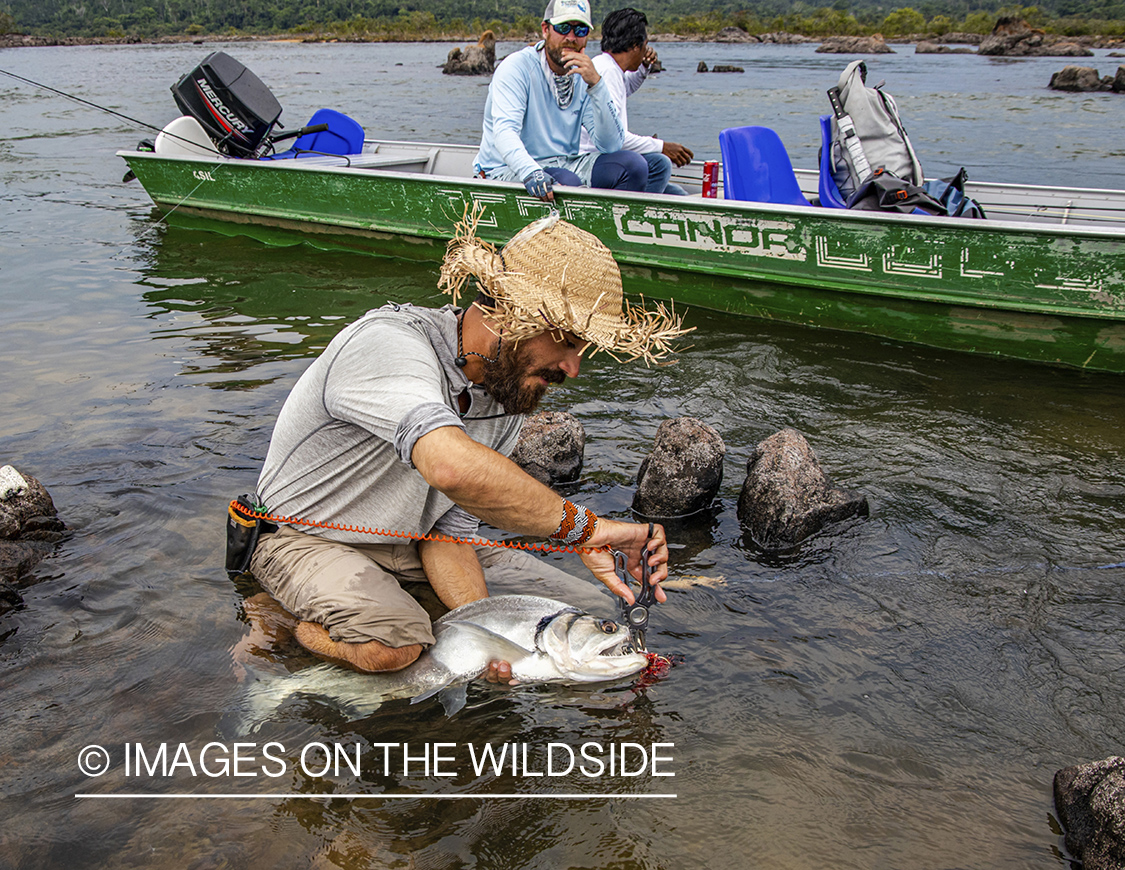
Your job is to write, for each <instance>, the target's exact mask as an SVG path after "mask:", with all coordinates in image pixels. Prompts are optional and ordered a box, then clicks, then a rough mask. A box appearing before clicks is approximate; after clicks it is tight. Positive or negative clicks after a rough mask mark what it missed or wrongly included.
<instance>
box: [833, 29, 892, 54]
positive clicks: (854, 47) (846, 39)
mask: <svg viewBox="0 0 1125 870" xmlns="http://www.w3.org/2000/svg"><path fill="white" fill-rule="evenodd" d="M817 52H818V53H820V54H894V53H895V50H894V49H893V48H891V47H890V46H889V45H887V42H886V40H885V39H883V34H881V33H876V34H875V35H874V36H829V37H828V38H827V39H825V40H824V42H822V43H821V44H820V46H819V47H818V48H817Z"/></svg>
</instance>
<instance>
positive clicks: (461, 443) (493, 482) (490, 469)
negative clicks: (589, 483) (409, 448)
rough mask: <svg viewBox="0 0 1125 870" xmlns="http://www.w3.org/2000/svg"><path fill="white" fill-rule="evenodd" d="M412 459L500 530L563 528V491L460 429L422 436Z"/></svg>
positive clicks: (463, 504) (429, 477) (543, 533)
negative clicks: (552, 486)
mask: <svg viewBox="0 0 1125 870" xmlns="http://www.w3.org/2000/svg"><path fill="white" fill-rule="evenodd" d="M412 458H413V461H414V467H415V468H417V469H418V471H419V473H421V475H422V477H424V478H425V479H426V482H427V483H429V484H430V486H432V487H434V489H437V490H439V491H440V492H442V493H444V494H445V495H446V496H448V497H449V498H450V499H452V500H453V501H454V502H456V503H457V504H459V505H460V506H461V507H463V508H464V509H465V510H467V511H468V512H469V513H471V514H472V515H473V516H475V517H479V518H480V519H482V520H484V521H485V522H487V523H489V524H490V525H493V526H495V527H496V528H498V529H504V530H505V531H509V532H518V533H520V534H525V535H537V536H539V537H546V536H548V535H550V534H551V533H552V532H554V531H555V530H556V529H557V528H558V527H559V522H560V521H561V520H562V505H563V499H562V497H561V496H560V495H558V494H557V493H555V492H553V491H552V490H551V489H550V488H549V487H547V486H544V485H543V484H541V483H540V482H539V481H537V480H536V479H535V478H534V477H532V476H531V475H530V474H528V473H527V472H525V471H524V470H523V469H522V468H520V467H519V466H518V465H516V464H515V463H514V462H512V460H510V459H508V458H507V457H506V456H503V455H501V454H499V453H497V452H496V451H495V450H491V449H489V448H488V447H485V446H484V445H482V444H478V443H477V442H475V441H473V439H472V438H470V437H469V436H468V435H466V434H465V433H464V432H463V431H461V430H460V429H457V428H455V427H453V426H446V427H443V428H440V429H434V430H433V431H432V432H428V433H427V434H425V435H423V436H422V437H421V438H419V439H418V443H417V444H415V445H414V452H413V454H412Z"/></svg>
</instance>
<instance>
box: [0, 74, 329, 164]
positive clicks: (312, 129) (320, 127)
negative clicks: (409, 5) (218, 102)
mask: <svg viewBox="0 0 1125 870" xmlns="http://www.w3.org/2000/svg"><path fill="white" fill-rule="evenodd" d="M0 73H2V74H3V75H6V76H9V77H11V78H13V79H17V80H18V81H21V82H25V83H26V84H29V85H33V86H35V87H37V88H42V89H43V90H45V91H50V92H51V93H52V94H58V95H59V96H60V97H65V98H66V99H68V100H73V101H74V102H76V103H80V104H82V105H84V106H89V107H90V108H93V109H97V110H99V111H101V112H105V113H106V114H109V115H114V116H116V117H118V118H121V119H123V120H125V121H129V122H130V123H132V124H136V125H137V126H138V127H145V128H147V129H149V130H154V131H155V132H157V133H163V134H164V135H165V136H167V137H169V138H170V139H179V140H180V141H181V142H185V143H187V144H188V145H196V146H198V143H196V142H194V141H192V140H191V139H186V138H184V137H183V136H177V135H176V134H175V133H169V132H168V131H167V130H165V129H164V128H162V127H157V126H155V125H153V124H149V123H148V122H147V121H141V120H139V119H138V118H133V117H131V116H129V115H126V114H124V113H123V112H118V111H116V110H115V109H110V108H108V107H107V106H99V105H98V104H97V103H94V102H91V101H90V100H85V99H83V98H82V97H76V96H75V95H74V94H68V93H67V92H66V91H60V90H59V89H58V88H53V87H51V86H50V85H45V84H43V83H42V82H37V81H35V80H33V79H29V78H27V77H25V76H21V75H17V74H16V73H14V72H10V71H9V70H6V69H0ZM279 126H280V125H279ZM327 129H328V125H327V124H313V125H311V126H308V127H298V128H297V129H295V130H289V131H287V132H285V133H279V134H277V135H276V136H270V137H269V141H270V143H271V144H272V143H274V142H281V141H282V140H284V139H295V138H297V137H299V136H303V135H304V134H306V133H321V132H324V131H325V130H327ZM215 152H216V153H220V152H219V150H218V148H216V149H215Z"/></svg>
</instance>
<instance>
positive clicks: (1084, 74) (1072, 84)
mask: <svg viewBox="0 0 1125 870" xmlns="http://www.w3.org/2000/svg"><path fill="white" fill-rule="evenodd" d="M1107 78H1108V77H1107ZM1112 82H1113V80H1112V79H1109V82H1108V83H1106V82H1103V81H1102V79H1101V77H1100V76H1099V75H1098V71H1097V70H1096V69H1093V68H1091V67H1088V66H1064V67H1063V68H1062V69H1061V70H1059V71H1058V72H1057V73H1053V74H1052V75H1051V81H1050V84H1048V85H1047V87H1049V88H1050V89H1051V90H1053V91H1101V90H1109V84H1112Z"/></svg>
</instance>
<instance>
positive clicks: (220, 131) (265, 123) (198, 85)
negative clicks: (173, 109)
mask: <svg viewBox="0 0 1125 870" xmlns="http://www.w3.org/2000/svg"><path fill="white" fill-rule="evenodd" d="M172 96H173V97H174V98H175V100H176V105H177V106H179V107H180V111H182V112H183V113H184V114H185V115H190V116H191V117H193V118H195V119H196V120H197V121H198V122H199V123H200V125H202V127H203V129H204V130H206V131H207V135H208V136H210V137H211V138H212V139H213V140H214V141H215V144H216V145H217V146H218V148H219V150H220V151H222V152H223V153H224V154H229V155H231V156H232V157H256V156H258V152H259V150H260V149H262V147H263V142H265V140H266V137H267V136H269V133H270V131H271V130H272V129H273V127H274V125H275V124H276V123H277V119H278V118H279V117H280V116H281V104H280V103H279V102H278V101H277V98H276V97H274V95H273V93H272V92H271V91H270V89H269V88H267V87H266V86H265V85H264V84H263V83H262V80H261V79H259V78H258V77H257V76H256V75H254V73H252V72H251V71H250V70H248V69H247V68H246V67H244V66H243V65H242V64H240V63H239V62H238V61H237V60H235V59H234V58H233V57H231V56H230V55H228V54H224V53H223V52H221V51H215V52H212V53H211V54H209V55H207V57H205V58H204V59H203V62H202V63H201V64H199V66H197V67H196V68H195V69H193V70H192V71H191V72H189V73H188V74H187V75H186V76H184V77H183V78H181V79H180V80H179V81H178V82H176V84H174V85H173V86H172ZM267 144H268V143H267Z"/></svg>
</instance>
